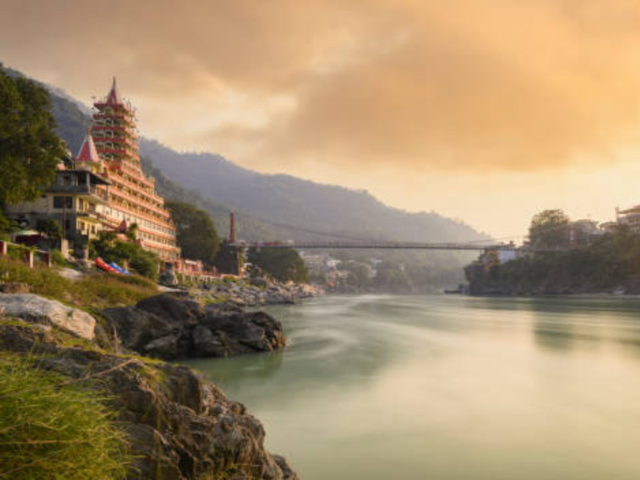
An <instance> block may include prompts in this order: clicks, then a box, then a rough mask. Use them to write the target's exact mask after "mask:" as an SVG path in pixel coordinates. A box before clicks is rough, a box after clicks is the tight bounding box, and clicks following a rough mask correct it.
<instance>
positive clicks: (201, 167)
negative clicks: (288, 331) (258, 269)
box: [140, 139, 486, 241]
mask: <svg viewBox="0 0 640 480" xmlns="http://www.w3.org/2000/svg"><path fill="white" fill-rule="evenodd" d="M140 145H141V151H142V152H143V153H144V155H145V156H146V157H148V158H150V159H152V160H153V162H154V164H155V165H156V166H158V167H160V169H161V170H162V171H163V172H164V174H165V175H166V176H168V177H170V178H171V179H173V180H174V181H175V182H177V183H180V184H182V185H189V186H190V187H191V188H194V189H195V190H197V191H198V192H200V193H201V194H202V195H205V196H207V197H209V198H211V199H213V200H216V201H218V202H221V203H224V204H226V205H229V206H230V207H232V208H234V209H239V210H242V211H245V212H247V213H249V214H251V215H252V216H254V217H257V218H260V219H263V220H266V221H269V222H275V223H278V224H285V225H295V226H299V227H303V228H306V229H314V230H319V231H322V232H331V233H335V234H338V235H346V236H348V235H352V236H357V237H362V238H371V239H391V238H393V239H397V240H411V241H466V240H477V239H480V238H486V237H484V236H482V235H481V234H480V233H478V232H477V231H475V230H473V229H472V228H471V227H469V226H468V225H465V224H463V223H461V222H458V221H455V220H452V219H449V218H445V217H442V216H440V215H438V214H436V213H408V212H405V211H402V210H399V209H396V208H392V207H389V206H386V205H384V204H383V203H382V202H380V201H379V200H377V199H376V198H374V197H373V196H371V195H370V194H369V193H367V192H363V191H356V190H351V189H347V188H344V187H339V186H335V185H324V184H319V183H315V182H311V181H307V180H301V179H299V178H296V177H292V176H290V175H265V174H260V173H256V172H253V171H250V170H246V169H244V168H241V167H239V166H237V165H235V164H233V163H232V162H229V161H228V160H226V159H225V158H223V157H221V156H219V155H214V154H209V153H178V152H176V151H174V150H172V149H170V148H167V147H165V146H163V145H161V144H159V143H158V142H155V141H151V140H146V139H143V140H142V141H141V142H140ZM289 233H290V234H292V235H293V234H294V232H289ZM303 234H304V232H300V231H298V232H295V235H296V238H299V237H300V236H301V235H303Z"/></svg>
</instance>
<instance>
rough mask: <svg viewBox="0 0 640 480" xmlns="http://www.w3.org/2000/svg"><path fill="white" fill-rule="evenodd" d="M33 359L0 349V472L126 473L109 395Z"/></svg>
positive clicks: (19, 476) (18, 478) (107, 477)
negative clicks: (42, 367)
mask: <svg viewBox="0 0 640 480" xmlns="http://www.w3.org/2000/svg"><path fill="white" fill-rule="evenodd" d="M3 322H7V320H2V319H0V324H2V323H3ZM10 322H16V321H12V320H10ZM22 323H24V322H22ZM24 325H27V324H24ZM37 362H38V358H37V357H35V356H33V355H26V356H21V355H17V354H13V353H9V352H0V477H2V478H11V479H13V480H31V479H36V478H38V479H44V478H65V479H87V480H88V479H92V480H117V479H124V478H126V473H127V468H128V465H129V463H130V459H129V454H128V446H127V440H126V437H125V434H124V432H123V431H121V430H120V428H119V427H118V425H117V424H116V423H114V419H115V418H116V414H117V412H115V410H113V409H112V407H109V406H108V400H109V399H108V398H107V397H106V396H104V394H97V392H96V390H95V386H94V385H93V383H92V382H91V381H83V382H70V381H69V380H68V379H67V378H65V377H62V376H60V375H58V374H56V373H53V372H50V371H46V370H43V369H40V368H38V367H37V366H35V365H37Z"/></svg>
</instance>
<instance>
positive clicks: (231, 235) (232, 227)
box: [229, 212, 236, 243]
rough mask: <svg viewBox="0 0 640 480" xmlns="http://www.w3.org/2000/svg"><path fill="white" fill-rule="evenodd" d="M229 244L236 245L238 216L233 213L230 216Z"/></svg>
mask: <svg viewBox="0 0 640 480" xmlns="http://www.w3.org/2000/svg"><path fill="white" fill-rule="evenodd" d="M229 243H236V216H235V215H234V214H233V212H231V214H230V215H229Z"/></svg>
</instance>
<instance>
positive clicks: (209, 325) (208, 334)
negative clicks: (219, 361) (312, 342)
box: [103, 295, 286, 360]
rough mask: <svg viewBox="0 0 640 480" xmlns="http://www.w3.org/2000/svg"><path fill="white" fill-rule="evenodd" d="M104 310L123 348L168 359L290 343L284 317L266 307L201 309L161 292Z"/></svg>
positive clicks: (224, 354)
mask: <svg viewBox="0 0 640 480" xmlns="http://www.w3.org/2000/svg"><path fill="white" fill-rule="evenodd" d="M103 314H104V317H105V318H106V319H107V321H108V322H109V324H110V325H111V326H112V327H113V329H114V330H115V333H116V334H117V336H118V338H119V339H120V342H121V345H122V346H123V347H124V348H126V349H128V350H133V351H135V352H138V353H142V354H145V355H149V356H152V357H156V358H162V359H165V360H172V359H175V358H188V357H229V356H233V355H240V354H244V353H253V352H267V351H271V350H275V349H278V348H282V347H284V345H285V342H286V340H285V337H284V333H283V331H282V325H281V324H280V322H278V321H277V320H276V319H274V318H273V317H272V316H270V315H268V314H266V313H264V312H251V313H247V312H244V311H243V310H241V309H240V308H239V307H237V306H233V305H229V304H226V303H225V304H211V305H209V306H207V307H206V309H204V311H203V309H202V307H201V306H200V304H199V303H197V302H195V301H194V300H192V299H190V298H189V297H184V296H176V295H157V296H155V297H150V298H147V299H144V300H142V301H140V302H139V303H138V304H137V305H136V306H130V307H122V308H109V309H106V310H104V312H103Z"/></svg>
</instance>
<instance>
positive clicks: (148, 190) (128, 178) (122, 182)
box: [88, 78, 180, 262]
mask: <svg viewBox="0 0 640 480" xmlns="http://www.w3.org/2000/svg"><path fill="white" fill-rule="evenodd" d="M94 107H95V108H96V110H97V111H96V113H94V114H93V121H92V125H91V135H90V136H89V137H90V138H91V137H92V140H93V141H92V143H94V144H95V150H96V151H97V153H98V155H99V157H100V159H101V160H102V162H103V163H104V172H103V175H104V176H105V177H107V178H108V179H109V180H110V181H111V186H110V188H109V202H108V205H107V206H106V207H105V208H104V209H103V212H102V215H103V221H104V222H105V224H106V225H107V226H108V227H110V228H112V229H117V228H118V227H119V226H120V225H122V224H123V222H124V224H127V225H131V224H133V223H137V224H138V227H139V228H138V241H139V242H140V244H141V245H142V247H143V248H145V249H146V250H149V251H152V252H153V253H155V254H157V255H158V256H159V257H160V258H161V259H162V260H164V261H166V262H172V261H176V260H178V259H179V258H180V249H179V248H178V246H177V244H176V227H175V225H174V223H173V221H172V220H171V216H170V214H169V211H168V210H167V209H166V208H165V206H164V200H163V199H162V197H160V196H159V195H158V194H157V193H156V192H155V182H154V179H153V178H150V177H147V176H146V175H145V174H144V172H143V171H142V167H141V164H140V157H139V155H138V136H137V135H136V131H135V130H136V118H135V112H134V110H133V108H132V107H131V104H130V103H129V102H125V101H124V100H123V99H122V97H121V96H120V92H119V91H118V86H117V84H116V79H115V78H114V79H113V85H112V86H111V90H110V91H109V93H108V94H107V96H106V98H104V99H102V100H99V101H97V102H96V103H94ZM88 148H89V149H90V148H91V147H88Z"/></svg>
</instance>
